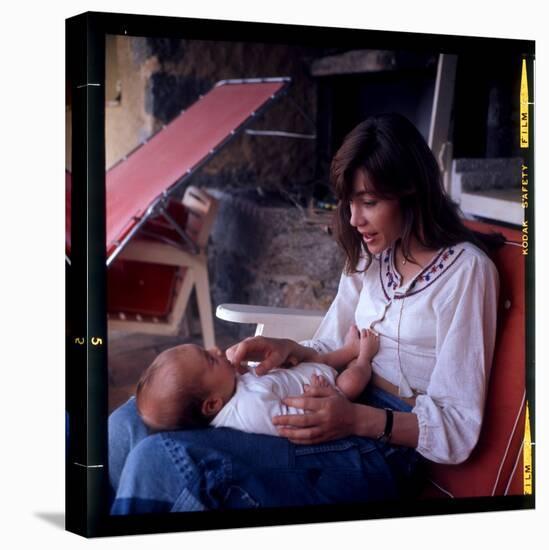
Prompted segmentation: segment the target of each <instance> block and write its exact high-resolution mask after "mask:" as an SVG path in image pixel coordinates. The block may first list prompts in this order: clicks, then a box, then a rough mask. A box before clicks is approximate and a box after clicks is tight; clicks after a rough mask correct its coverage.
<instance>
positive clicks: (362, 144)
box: [330, 113, 504, 273]
mask: <svg viewBox="0 0 549 550" xmlns="http://www.w3.org/2000/svg"><path fill="white" fill-rule="evenodd" d="M358 170H363V171H364V173H365V174H366V175H367V176H368V178H369V179H370V181H371V182H372V184H373V185H374V187H375V194H376V195H377V196H378V197H379V198H382V199H397V200H398V201H399V204H400V209H401V213H402V220H403V233H402V237H401V247H402V252H403V254H404V257H405V258H406V259H408V260H410V261H414V258H413V256H412V255H411V252H410V246H411V241H412V237H415V238H416V239H417V240H418V242H419V243H420V244H422V245H423V246H424V247H426V248H430V249H434V250H436V249H440V248H443V247H446V246H452V245H456V244H458V243H460V242H470V243H473V244H475V245H476V246H478V247H479V248H481V249H482V250H484V251H485V252H489V251H490V250H491V249H494V248H497V247H498V246H500V245H501V244H503V242H504V238H503V236H502V235H501V234H499V233H492V234H490V235H487V234H484V233H478V232H475V231H472V230H470V229H468V228H467V227H466V226H465V225H464V224H463V221H462V218H461V216H460V214H459V210H458V207H457V205H456V204H455V203H454V202H452V200H451V199H450V197H449V196H448V195H447V194H446V193H445V191H444V188H443V186H442V180H441V175H440V171H439V167H438V164H437V162H436V160H435V157H434V156H433V154H432V152H431V150H430V149H429V146H428V145H427V143H426V142H425V140H424V139H423V136H422V135H421V134H420V133H419V131H418V130H417V129H416V127H415V126H414V125H413V124H412V123H411V122H409V121H408V119H406V118H405V117H403V116H402V115H398V114H394V113H389V114H383V115H377V116H373V117H370V118H368V119H366V120H365V121H364V122H362V123H360V124H359V125H358V126H356V127H355V128H354V129H353V130H352V131H351V132H350V133H349V134H348V135H347V137H346V138H345V140H344V141H343V144H342V145H341V147H340V148H339V150H338V151H337V153H336V155H335V156H334V158H333V160H332V165H331V170H330V179H331V183H332V186H333V188H334V192H335V195H336V198H337V199H338V207H337V210H336V217H335V234H336V237H337V239H338V242H339V244H340V245H341V246H342V248H343V250H344V251H345V254H346V258H347V261H346V263H345V272H346V273H352V272H356V271H357V266H358V262H359V260H360V258H361V257H362V256H363V255H365V256H366V267H365V269H367V268H368V266H369V265H370V263H371V261H372V255H371V254H370V252H369V251H368V248H367V247H366V246H365V245H364V244H363V241H362V239H361V237H360V234H359V233H358V232H357V231H356V229H355V228H354V227H352V226H351V224H350V219H351V212H350V206H349V201H350V199H351V197H352V192H353V179H354V177H355V175H356V172H357V171H358Z"/></svg>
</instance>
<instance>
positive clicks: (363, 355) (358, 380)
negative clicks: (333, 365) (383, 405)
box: [336, 329, 379, 400]
mask: <svg viewBox="0 0 549 550" xmlns="http://www.w3.org/2000/svg"><path fill="white" fill-rule="evenodd" d="M378 349H379V336H378V335H377V334H375V333H374V332H372V331H371V330H365V329H363V330H362V331H361V333H360V352H359V354H358V357H357V358H356V359H353V361H351V362H350V363H349V365H348V366H347V368H346V369H345V370H344V371H343V372H342V373H341V374H340V375H339V376H338V377H337V380H336V384H337V387H338V388H339V389H340V390H341V391H342V392H343V393H344V394H345V395H346V396H347V397H348V398H349V399H351V400H353V399H356V398H357V397H358V396H359V395H360V394H361V393H362V391H363V390H364V388H365V387H366V386H367V385H368V382H369V381H370V378H371V377H372V362H371V361H372V357H373V356H374V355H375V354H376V353H377V350H378Z"/></svg>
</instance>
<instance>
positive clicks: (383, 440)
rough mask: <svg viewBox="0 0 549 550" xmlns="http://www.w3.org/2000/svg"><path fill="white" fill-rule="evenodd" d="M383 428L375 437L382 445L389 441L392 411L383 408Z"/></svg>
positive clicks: (391, 427)
mask: <svg viewBox="0 0 549 550" xmlns="http://www.w3.org/2000/svg"><path fill="white" fill-rule="evenodd" d="M385 413H386V415H387V416H386V417H385V428H384V430H383V433H382V434H381V435H380V436H379V437H378V438H377V440H378V441H379V442H380V443H383V444H384V445H385V444H387V443H389V441H390V440H391V435H392V434H393V411H392V410H391V409H387V408H386V409H385Z"/></svg>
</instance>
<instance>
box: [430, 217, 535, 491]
mask: <svg viewBox="0 0 549 550" xmlns="http://www.w3.org/2000/svg"><path fill="white" fill-rule="evenodd" d="M469 225H470V226H471V227H472V228H473V229H476V230H479V231H482V232H489V231H490V230H494V231H499V232H501V233H503V234H504V235H505V237H506V238H507V239H508V243H506V244H505V245H504V246H503V247H502V248H501V249H499V250H498V251H497V252H496V253H495V254H494V255H493V258H492V259H493V260H494V263H495V264H496V266H497V268H498V271H499V276H500V295H499V310H498V331H497V338H496V349H495V354H494V360H493V362H492V371H491V375H490V383H489V387H488V396H487V401H486V410H485V413H484V423H483V427H482V432H481V434H480V438H479V442H478V444H477V446H476V448H475V449H474V451H473V453H472V454H471V456H470V457H469V459H468V460H466V461H465V462H464V463H463V464H458V465H456V466H447V465H439V464H436V465H433V466H432V467H431V471H430V480H431V482H432V484H433V486H432V487H428V488H427V489H426V491H425V493H424V496H440V495H443V494H447V495H449V496H453V497H475V496H492V495H497V496H500V495H510V494H523V475H524V474H523V464H522V456H523V455H522V450H523V441H524V427H525V412H526V389H525V326H526V321H525V286H524V285H525V278H524V264H525V262H524V256H523V254H522V246H521V234H520V231H516V230H509V229H502V228H500V227H497V226H489V225H487V224H483V223H469Z"/></svg>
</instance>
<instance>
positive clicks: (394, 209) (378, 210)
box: [350, 170, 402, 254]
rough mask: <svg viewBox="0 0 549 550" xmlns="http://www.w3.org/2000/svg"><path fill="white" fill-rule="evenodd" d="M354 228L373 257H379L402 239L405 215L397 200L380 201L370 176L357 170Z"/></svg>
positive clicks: (352, 204)
mask: <svg viewBox="0 0 549 550" xmlns="http://www.w3.org/2000/svg"><path fill="white" fill-rule="evenodd" d="M350 208H351V225H352V226H353V227H355V228H356V230H357V231H358V232H359V233H360V235H361V236H362V241H363V242H364V244H365V245H366V246H367V247H368V250H369V251H370V253H371V254H379V253H380V252H382V251H383V250H385V249H386V248H388V247H389V246H391V245H392V244H393V243H394V242H395V241H396V240H397V239H398V238H399V237H400V236H401V235H402V213H401V211H400V206H399V203H398V200H397V199H381V198H379V197H378V196H376V194H375V193H374V186H373V185H372V183H371V181H370V179H369V178H368V176H367V174H366V173H365V172H364V171H362V170H357V171H356V172H355V176H354V179H353V194H352V196H351V202H350Z"/></svg>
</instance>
